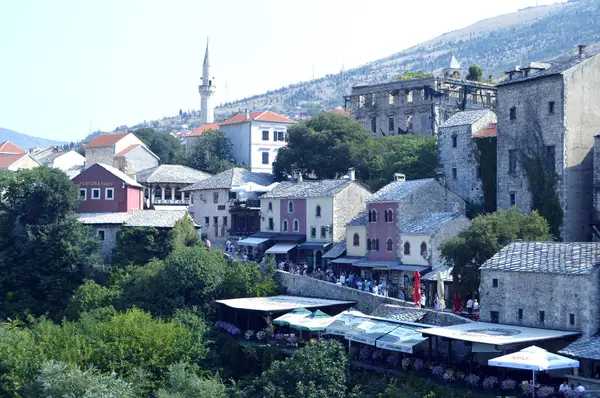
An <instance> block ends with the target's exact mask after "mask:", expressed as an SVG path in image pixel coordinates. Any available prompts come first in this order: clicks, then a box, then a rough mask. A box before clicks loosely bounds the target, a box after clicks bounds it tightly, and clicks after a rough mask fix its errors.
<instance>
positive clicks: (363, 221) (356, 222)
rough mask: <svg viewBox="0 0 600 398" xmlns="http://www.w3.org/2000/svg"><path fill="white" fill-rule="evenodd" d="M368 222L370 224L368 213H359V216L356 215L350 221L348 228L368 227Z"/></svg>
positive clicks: (364, 211)
mask: <svg viewBox="0 0 600 398" xmlns="http://www.w3.org/2000/svg"><path fill="white" fill-rule="evenodd" d="M367 222H368V216H367V211H366V210H363V211H361V212H360V213H358V214H357V215H355V216H354V217H353V218H352V219H351V220H350V221H348V223H347V224H346V226H347V227H361V226H364V225H367Z"/></svg>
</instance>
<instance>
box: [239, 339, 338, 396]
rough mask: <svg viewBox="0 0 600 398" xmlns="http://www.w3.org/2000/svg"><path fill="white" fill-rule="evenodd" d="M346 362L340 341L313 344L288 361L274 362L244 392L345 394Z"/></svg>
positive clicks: (266, 394)
mask: <svg viewBox="0 0 600 398" xmlns="http://www.w3.org/2000/svg"><path fill="white" fill-rule="evenodd" d="M347 366H348V358H347V356H346V353H345V351H344V348H343V347H342V345H341V344H340V343H338V342H337V341H328V342H324V341H321V342H318V343H315V344H310V345H308V346H306V347H304V348H302V349H299V350H298V351H296V353H295V354H294V356H293V357H291V358H288V359H286V360H285V361H275V362H273V364H272V365H271V366H270V367H269V369H268V370H267V371H265V372H263V374H262V376H261V377H260V378H259V379H256V380H255V381H254V382H253V383H252V384H251V385H250V386H248V387H246V388H245V389H244V390H243V391H242V392H241V396H242V397H247V398H250V397H272V398H275V397H277V398H287V397H311V398H332V397H340V398H341V397H345V396H346V373H347Z"/></svg>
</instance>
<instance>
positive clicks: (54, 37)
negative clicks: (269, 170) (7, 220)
mask: <svg viewBox="0 0 600 398" xmlns="http://www.w3.org/2000/svg"><path fill="white" fill-rule="evenodd" d="M555 2H558V1H556V0H456V1H447V0H419V1H414V2H409V1H406V0H405V1H399V0H372V1H369V2H367V1H364V0H363V1H357V0H304V1H302V2H298V1H293V2H292V1H289V0H252V1H249V0H214V1H207V0H169V1H165V0H85V1H81V0H52V1H47V0H18V1H10V0H4V1H1V2H0V59H1V61H0V65H1V67H0V127H4V128H8V129H11V130H15V131H18V132H21V133H25V134H29V135H34V136H38V137H42V138H48V139H55V140H61V141H76V140H79V139H82V138H84V137H85V136H86V135H87V134H88V133H89V132H90V131H96V130H103V131H112V130H113V129H114V128H116V127H117V126H119V125H123V124H126V125H134V124H136V123H140V122H143V121H144V120H154V119H160V118H162V117H163V116H172V115H175V114H177V113H178V111H179V109H183V110H187V109H198V108H199V106H200V97H199V94H198V85H199V84H200V77H201V74H202V61H203V58H204V50H205V46H206V40H207V37H210V58H211V75H213V76H214V78H215V80H214V84H216V85H217V93H216V96H215V101H216V104H219V103H221V102H226V101H231V100H235V99H239V98H243V97H246V96H250V95H254V94H260V93H263V92H265V91H267V90H269V89H276V88H280V87H283V86H286V85H289V84H291V83H296V82H299V81H304V80H308V79H311V78H312V77H313V71H314V76H315V77H320V76H324V75H326V74H328V73H336V72H339V71H340V69H341V68H342V67H344V69H350V68H352V67H356V66H359V65H362V64H365V63H367V62H369V61H373V60H376V59H378V58H382V57H385V56H388V55H391V54H394V53H396V52H399V51H401V50H403V49H405V48H408V47H410V46H412V45H415V44H418V43H421V42H423V41H426V40H428V39H432V38H434V37H437V36H439V35H440V34H442V33H445V32H448V31H452V30H456V29H460V28H463V27H465V26H468V25H470V24H472V23H475V22H477V21H479V20H481V19H484V18H489V17H493V16H496V15H500V14H505V13H509V12H514V11H517V10H518V9H520V8H524V7H528V6H534V5H536V3H538V4H540V5H541V4H550V3H555ZM0 138H1V137H0Z"/></svg>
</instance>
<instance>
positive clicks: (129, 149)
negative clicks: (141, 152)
mask: <svg viewBox="0 0 600 398" xmlns="http://www.w3.org/2000/svg"><path fill="white" fill-rule="evenodd" d="M139 146H140V144H134V145H129V146H128V147H127V148H125V149H123V150H122V151H121V152H119V153H117V154H116V155H115V157H119V156H125V155H127V154H128V153H129V152H131V151H133V150H134V149H135V148H137V147H139Z"/></svg>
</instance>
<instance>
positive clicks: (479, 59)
mask: <svg viewBox="0 0 600 398" xmlns="http://www.w3.org/2000/svg"><path fill="white" fill-rule="evenodd" d="M595 42H600V2H599V1H598V0H570V1H569V2H567V3H560V4H554V5H548V6H540V7H530V8H526V9H523V10H520V11H518V12H515V13H511V14H506V15H501V16H498V17H494V18H490V19H486V20H483V21H479V22H477V23H475V24H473V25H471V26H468V27H466V28H464V29H460V30H456V31H453V32H449V33H446V34H444V35H442V36H440V37H437V38H435V39H433V40H430V41H427V42H425V43H422V44H419V45H417V46H414V47H411V48H408V49H406V50H404V51H401V52H399V53H397V54H394V55H391V56H389V57H387V58H383V59H380V60H377V61H374V62H371V63H369V64H366V65H364V66H361V67H359V68H356V69H352V70H348V71H345V72H344V73H339V74H335V75H328V76H326V77H324V78H321V79H316V80H311V81H307V82H303V83H298V84H294V85H290V86H288V87H284V88H281V89H279V90H274V91H269V92H267V93H265V94H261V95H256V96H253V97H250V98H244V99H242V100H238V101H235V102H231V103H227V104H225V105H224V106H222V107H220V108H219V109H217V117H219V118H220V117H225V116H227V115H229V114H231V113H234V112H237V111H239V110H241V109H245V108H248V109H255V110H256V109H272V110H274V111H278V112H286V113H287V112H290V111H292V110H294V109H295V108H296V107H304V108H311V107H315V106H318V107H320V108H331V107H335V106H338V105H343V101H344V100H343V95H344V94H347V93H349V92H350V89H351V87H352V86H354V85H358V84H367V83H379V82H385V81H389V80H392V79H394V78H395V77H396V76H397V75H398V74H400V73H402V72H403V71H404V70H412V71H416V70H423V71H427V72H436V71H439V70H441V69H442V68H443V67H444V66H446V65H447V64H448V63H449V60H450V57H451V55H452V54H454V55H455V56H456V58H457V59H458V60H459V61H460V62H461V64H462V66H463V67H464V68H465V69H468V67H469V65H472V64H477V65H479V66H481V67H482V68H483V70H484V73H485V75H486V76H487V75H492V76H494V77H496V78H498V77H501V76H502V72H503V71H504V70H506V69H508V68H510V67H511V66H514V65H516V64H522V63H525V62H526V61H533V60H544V59H548V58H552V57H554V56H557V55H559V54H561V53H564V52H567V51H576V47H577V45H578V44H591V43H595Z"/></svg>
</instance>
